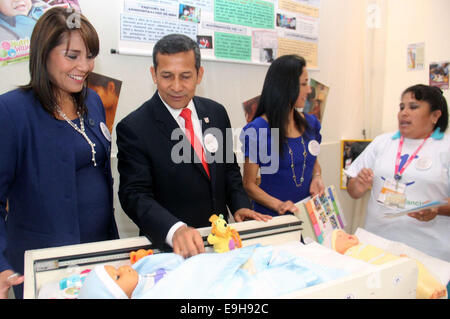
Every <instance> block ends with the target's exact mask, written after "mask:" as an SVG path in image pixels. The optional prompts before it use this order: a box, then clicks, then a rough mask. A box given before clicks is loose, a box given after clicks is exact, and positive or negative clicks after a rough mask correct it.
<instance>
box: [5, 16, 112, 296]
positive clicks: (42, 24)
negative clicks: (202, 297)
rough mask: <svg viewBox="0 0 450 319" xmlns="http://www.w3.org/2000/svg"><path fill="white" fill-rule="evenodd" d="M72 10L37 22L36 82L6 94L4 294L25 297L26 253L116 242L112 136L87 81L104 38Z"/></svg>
mask: <svg viewBox="0 0 450 319" xmlns="http://www.w3.org/2000/svg"><path fill="white" fill-rule="evenodd" d="M71 14H72V13H71V12H68V11H66V10H65V9H63V8H53V9H51V10H49V11H47V12H46V13H45V14H44V15H43V16H42V17H41V18H40V19H39V21H38V22H37V24H36V26H35V29H34V31H33V34H32V37H31V45H30V83H29V84H28V85H26V86H24V87H22V88H19V89H16V90H13V91H10V92H8V93H5V94H3V95H1V96H0V128H1V133H0V150H1V151H0V216H1V218H0V298H1V297H4V298H5V297H7V293H8V289H9V288H10V287H11V286H14V293H15V296H16V298H21V297H22V289H21V288H22V287H21V286H22V284H21V283H22V282H23V280H24V278H23V277H22V276H19V275H16V273H23V268H24V252H25V251H26V250H30V249H38V248H45V247H54V246H62V245H70V244H78V243H85V242H94V241H101V240H108V239H114V238H118V232H117V227H116V223H115V220H114V211H113V188H112V176H111V169H110V150H111V148H110V145H111V137H110V134H109V131H108V129H107V127H106V125H105V111H104V109H103V104H102V102H101V100H100V98H99V96H98V95H97V94H96V93H95V92H94V91H92V90H90V89H88V88H87V87H86V85H85V80H86V78H87V76H88V74H89V72H90V71H92V69H93V68H94V58H95V56H97V54H98V51H99V40H98V36H97V33H96V31H95V29H94V27H93V26H92V25H91V24H90V23H89V21H87V19H86V18H85V17H84V16H83V15H81V14H80V19H79V20H78V21H79V23H75V22H76V21H77V20H74V21H75V22H74V21H72V22H74V23H69V22H70V21H71V19H73V17H71V16H70V15H71ZM7 201H8V203H9V209H8V211H7V210H6V202H7Z"/></svg>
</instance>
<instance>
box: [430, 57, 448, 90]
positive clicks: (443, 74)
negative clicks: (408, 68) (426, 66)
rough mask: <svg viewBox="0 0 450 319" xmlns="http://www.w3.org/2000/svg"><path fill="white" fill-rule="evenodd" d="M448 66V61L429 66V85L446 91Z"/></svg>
mask: <svg viewBox="0 0 450 319" xmlns="http://www.w3.org/2000/svg"><path fill="white" fill-rule="evenodd" d="M449 64H450V62H449V61H446V62H439V63H437V62H436V63H431V64H430V85H432V86H437V87H439V88H441V89H442V90H448V66H449Z"/></svg>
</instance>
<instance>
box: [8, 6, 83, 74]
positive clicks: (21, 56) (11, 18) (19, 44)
mask: <svg viewBox="0 0 450 319" xmlns="http://www.w3.org/2000/svg"><path fill="white" fill-rule="evenodd" d="M55 6H62V7H65V8H66V9H67V10H69V11H70V12H73V13H74V14H76V12H77V11H80V6H79V4H78V0H20V1H17V0H0V66H4V65H7V64H9V63H15V62H22V61H27V60H28V55H29V51H30V39H31V33H32V32H33V29H34V26H35V24H36V21H37V20H38V19H39V18H40V17H41V16H42V15H43V14H44V12H45V11H47V10H48V9H50V8H52V7H55ZM74 19H75V18H74Z"/></svg>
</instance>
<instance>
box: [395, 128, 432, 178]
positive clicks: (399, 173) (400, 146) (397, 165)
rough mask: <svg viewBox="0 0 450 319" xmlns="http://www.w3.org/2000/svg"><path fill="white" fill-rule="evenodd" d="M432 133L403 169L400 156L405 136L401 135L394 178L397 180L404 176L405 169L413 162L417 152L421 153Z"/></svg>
mask: <svg viewBox="0 0 450 319" xmlns="http://www.w3.org/2000/svg"><path fill="white" fill-rule="evenodd" d="M430 135H431V134H428V136H427V137H426V138H425V139H424V140H423V142H422V143H421V144H420V145H419V147H418V148H417V149H416V150H415V151H414V153H413V154H412V155H411V156H410V157H409V158H408V160H407V161H406V163H405V165H403V167H402V169H401V170H400V171H399V167H400V156H401V154H402V148H403V141H404V138H403V136H401V137H400V143H399V144H398V150H397V158H396V159H395V172H394V179H395V180H396V181H399V180H400V179H401V178H402V175H403V172H404V171H405V169H406V167H407V166H408V165H409V164H411V162H412V160H413V159H414V158H415V157H416V155H417V153H419V151H420V149H421V148H422V146H423V144H425V142H426V141H427V139H428V138H429V137H430Z"/></svg>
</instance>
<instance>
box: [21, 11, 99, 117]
mask: <svg viewBox="0 0 450 319" xmlns="http://www.w3.org/2000/svg"><path fill="white" fill-rule="evenodd" d="M71 32H79V33H80V35H81V38H82V39H83V41H84V44H85V46H86V48H87V51H88V52H89V54H90V55H92V56H93V57H96V56H97V55H98V52H99V38H98V34H97V31H96V30H95V28H94V27H93V26H92V24H91V23H90V22H89V21H88V20H87V19H86V17H85V16H83V15H82V14H81V13H80V12H77V11H74V10H72V9H66V8H62V7H55V8H52V9H50V10H48V11H46V12H45V13H44V14H43V15H42V16H41V17H40V18H39V20H38V21H37V23H36V25H35V27H34V30H33V33H32V34H31V41H30V61H29V70H30V82H29V83H28V84H27V85H24V86H22V89H24V90H33V93H34V94H35V96H36V97H37V99H38V100H39V102H40V103H41V105H42V107H43V108H44V109H45V110H46V111H47V112H49V113H50V114H52V115H54V114H55V111H56V105H57V103H58V101H57V97H56V96H55V87H54V84H53V83H52V82H51V81H50V76H49V73H48V69H47V59H48V57H49V54H50V52H51V51H52V50H53V48H55V47H56V46H58V45H60V44H61V43H62V41H63V40H64V39H65V37H66V36H68V35H70V33H71ZM86 94H87V89H86V86H85V87H84V88H83V89H82V90H81V91H80V92H77V93H72V97H73V98H74V101H75V103H76V106H77V111H78V112H80V113H81V114H84V113H86V112H87V108H86V105H85V102H84V101H85V99H86Z"/></svg>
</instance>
